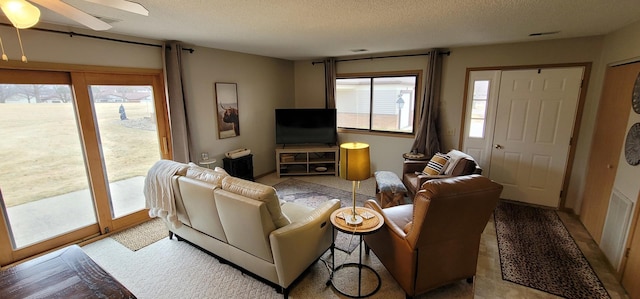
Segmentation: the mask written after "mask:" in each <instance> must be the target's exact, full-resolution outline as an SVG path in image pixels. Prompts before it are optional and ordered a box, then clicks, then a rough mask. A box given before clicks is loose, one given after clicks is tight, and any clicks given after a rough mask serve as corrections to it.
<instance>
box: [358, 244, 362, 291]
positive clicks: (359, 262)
mask: <svg viewBox="0 0 640 299" xmlns="http://www.w3.org/2000/svg"><path fill="white" fill-rule="evenodd" d="M359 246H360V252H359V253H358V297H360V296H362V235H360V245H359Z"/></svg>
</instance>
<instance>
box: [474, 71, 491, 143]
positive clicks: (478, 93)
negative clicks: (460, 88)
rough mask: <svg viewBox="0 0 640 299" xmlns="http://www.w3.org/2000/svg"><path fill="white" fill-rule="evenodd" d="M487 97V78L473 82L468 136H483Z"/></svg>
mask: <svg viewBox="0 0 640 299" xmlns="http://www.w3.org/2000/svg"><path fill="white" fill-rule="evenodd" d="M488 98H489V80H477V81H474V82H473V99H472V102H471V119H470V123H469V137H471V138H484V128H485V122H486V117H487V99H488Z"/></svg>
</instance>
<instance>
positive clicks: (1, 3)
mask: <svg viewBox="0 0 640 299" xmlns="http://www.w3.org/2000/svg"><path fill="white" fill-rule="evenodd" d="M0 9H2V12H4V14H5V15H6V16H7V18H8V19H9V21H11V24H13V26H14V27H16V33H17V34H18V43H19V44H20V51H21V52H22V62H27V56H25V55H24V48H23V47H22V38H21V37H20V29H27V28H31V27H33V26H34V25H35V24H37V23H38V21H40V10H39V9H38V8H37V7H35V6H34V5H33V4H31V3H29V2H27V1H25V0H0ZM0 48H2V60H4V61H8V60H9V58H7V54H5V53H4V45H3V44H2V39H0Z"/></svg>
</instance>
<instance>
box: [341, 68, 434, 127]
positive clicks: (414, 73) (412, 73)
mask: <svg viewBox="0 0 640 299" xmlns="http://www.w3.org/2000/svg"><path fill="white" fill-rule="evenodd" d="M389 77H415V78H416V84H415V97H414V99H413V100H414V103H413V107H414V111H413V115H412V117H413V124H412V126H411V132H397V131H386V130H377V129H372V128H371V127H372V119H373V92H374V88H373V80H374V79H377V78H389ZM340 79H369V81H370V82H371V85H370V86H371V89H370V94H369V128H368V129H359V128H346V127H339V126H338V127H337V130H338V133H358V134H369V135H386V136H395V137H414V136H415V134H416V129H417V125H418V121H419V115H420V111H421V110H422V102H421V101H419V99H421V98H422V92H423V91H422V84H423V82H422V81H423V78H422V70H403V71H390V72H363V73H342V74H336V82H335V83H336V86H337V85H338V80H340ZM337 101H338V99H337V97H336V106H337ZM405 105H406V104H405Z"/></svg>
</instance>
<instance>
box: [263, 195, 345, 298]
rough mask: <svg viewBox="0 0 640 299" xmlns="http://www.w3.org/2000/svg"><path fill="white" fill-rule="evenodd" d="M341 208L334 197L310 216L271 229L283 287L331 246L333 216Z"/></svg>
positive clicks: (338, 201)
mask: <svg viewBox="0 0 640 299" xmlns="http://www.w3.org/2000/svg"><path fill="white" fill-rule="evenodd" d="M339 208H340V200H339V199H332V200H330V201H327V202H324V203H323V204H321V205H320V206H319V207H317V208H315V209H314V210H313V211H311V212H310V213H309V215H308V216H307V217H306V218H304V219H302V220H300V221H296V222H293V223H291V224H289V225H286V226H284V227H281V228H279V229H277V230H274V231H273V232H271V234H270V235H269V240H270V242H271V251H272V253H273V261H274V263H275V266H276V272H277V273H278V281H279V284H280V286H282V287H284V288H287V287H288V286H289V285H290V284H291V283H292V282H293V281H294V280H295V279H296V278H298V276H300V274H302V272H304V270H306V269H307V268H308V267H309V266H310V265H311V264H312V263H313V262H314V261H316V260H317V259H318V258H320V256H322V254H324V252H326V251H327V249H329V247H330V246H331V243H332V242H333V236H332V234H333V233H334V232H333V226H332V225H331V220H330V219H329V217H330V216H331V213H333V211H335V210H337V209H339Z"/></svg>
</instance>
